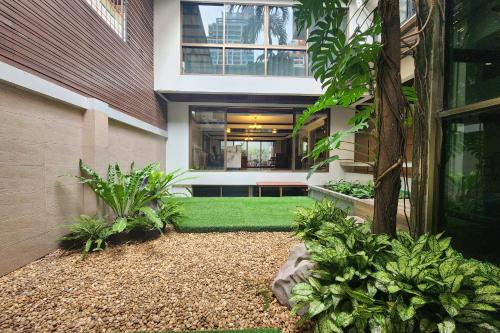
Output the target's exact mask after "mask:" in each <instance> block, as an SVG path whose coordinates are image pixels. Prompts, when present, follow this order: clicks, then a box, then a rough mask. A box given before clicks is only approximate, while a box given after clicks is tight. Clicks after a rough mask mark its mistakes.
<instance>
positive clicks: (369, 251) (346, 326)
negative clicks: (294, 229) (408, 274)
mask: <svg viewBox="0 0 500 333" xmlns="http://www.w3.org/2000/svg"><path fill="white" fill-rule="evenodd" d="M315 236H316V237H317V239H316V240H309V241H307V240H306V247H307V249H308V251H309V253H310V257H311V260H312V261H313V262H315V263H317V269H315V270H313V271H312V277H310V278H309V281H308V282H306V283H300V284H297V285H296V286H295V287H294V288H293V290H292V297H291V301H292V302H294V303H296V305H295V306H294V308H293V309H292V311H294V312H297V311H299V310H302V309H307V312H306V313H305V315H304V317H303V318H304V319H315V320H316V330H315V331H316V332H320V333H322V332H344V331H346V332H350V331H353V332H365V330H366V329H367V328H368V326H369V325H371V326H372V327H382V326H384V325H385V317H384V311H385V308H384V307H383V304H381V303H379V302H377V301H376V294H377V292H378V290H377V288H376V287H375V279H374V278H373V277H372V273H374V272H375V268H376V265H377V264H378V265H380V264H382V263H383V262H384V256H385V249H386V248H387V247H388V246H389V245H390V242H389V237H388V236H386V235H375V234H372V233H371V231H370V225H369V224H368V223H366V224H356V223H355V221H354V219H351V218H345V217H344V218H339V219H337V220H333V221H330V222H326V223H324V224H323V225H322V226H321V227H320V229H319V230H318V231H317V232H316V234H315Z"/></svg>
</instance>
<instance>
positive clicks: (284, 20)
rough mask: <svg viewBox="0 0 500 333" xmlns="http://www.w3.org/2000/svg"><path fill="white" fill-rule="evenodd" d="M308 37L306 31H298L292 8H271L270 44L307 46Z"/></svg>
mask: <svg viewBox="0 0 500 333" xmlns="http://www.w3.org/2000/svg"><path fill="white" fill-rule="evenodd" d="M306 36H307V33H306V29H303V30H302V31H301V32H300V33H299V31H298V29H297V26H296V24H295V17H294V12H293V8H292V7H275V6H270V7H269V44H272V45H300V46H305V45H306V39H307V37H306Z"/></svg>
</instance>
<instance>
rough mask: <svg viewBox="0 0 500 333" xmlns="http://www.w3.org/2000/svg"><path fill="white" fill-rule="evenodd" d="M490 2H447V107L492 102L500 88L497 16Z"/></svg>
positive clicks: (499, 29)
mask: <svg viewBox="0 0 500 333" xmlns="http://www.w3.org/2000/svg"><path fill="white" fill-rule="evenodd" d="M495 3H498V2H496V1H491V0H475V1H470V0H454V1H450V9H451V11H450V13H451V17H450V18H449V19H448V20H447V22H449V27H448V28H449V29H448V62H447V63H448V64H449V70H448V72H449V78H448V80H446V81H447V82H448V107H450V108H453V107H459V106H463V105H467V104H472V103H475V102H479V101H483V100H487V99H491V98H495V97H497V96H498V91H499V89H498V87H500V43H499V42H498V40H499V39H500V15H498V6H496V5H495Z"/></svg>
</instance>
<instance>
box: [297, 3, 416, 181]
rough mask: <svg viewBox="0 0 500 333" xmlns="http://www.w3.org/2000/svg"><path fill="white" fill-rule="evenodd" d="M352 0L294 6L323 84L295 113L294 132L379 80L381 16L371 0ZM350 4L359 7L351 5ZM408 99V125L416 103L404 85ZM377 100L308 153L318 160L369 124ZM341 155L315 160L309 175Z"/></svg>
mask: <svg viewBox="0 0 500 333" xmlns="http://www.w3.org/2000/svg"><path fill="white" fill-rule="evenodd" d="M354 2H355V1H354V0H298V1H297V5H296V6H295V9H296V11H295V12H294V15H295V18H296V23H297V25H298V27H299V29H305V28H309V32H310V33H309V38H308V45H309V49H308V52H309V54H310V58H311V60H312V61H311V62H312V66H311V69H312V72H313V75H314V77H315V78H316V79H317V80H319V81H320V82H321V84H322V87H323V91H324V93H323V95H321V96H320V97H319V98H318V100H317V101H316V103H314V104H313V105H310V106H309V107H308V108H307V110H306V111H305V112H304V113H303V114H302V115H301V116H300V117H299V118H298V119H297V121H296V124H295V127H294V129H293V134H294V136H295V135H296V134H297V132H298V131H299V129H300V128H301V127H302V126H304V124H305V123H306V122H307V120H308V119H309V118H310V117H311V116H312V115H313V114H314V113H316V112H319V111H321V110H324V109H327V108H331V107H334V106H342V107H345V108H348V107H350V106H351V105H352V104H353V103H354V102H356V101H358V100H359V99H361V98H362V97H364V96H368V95H370V96H373V95H374V92H373V90H374V87H375V82H376V72H377V71H376V68H375V64H376V63H377V60H378V57H379V54H380V51H381V49H382V45H381V44H380V42H379V41H378V39H377V36H379V35H380V33H381V27H382V24H381V19H380V17H379V15H378V11H377V10H376V9H373V10H372V9H370V8H369V6H368V3H369V0H362V1H361V3H360V4H358V2H357V1H356V5H354ZM349 8H357V9H356V10H354V11H353V10H351V11H350V12H349ZM352 22H356V23H357V25H358V26H357V28H356V29H354V31H352V29H347V27H348V26H349V25H350V24H349V23H352ZM401 88H402V91H403V94H404V98H405V99H406V102H407V108H406V113H407V114H406V117H405V119H404V122H405V124H406V125H407V126H411V124H412V114H411V113H412V109H411V108H410V105H411V104H416V103H417V95H416V92H415V89H414V88H410V87H401ZM375 113H376V112H375V108H374V106H373V105H368V106H365V107H364V108H362V109H361V110H356V112H355V115H354V116H353V117H352V118H351V119H350V120H349V121H348V125H349V126H350V128H349V129H348V130H345V131H339V132H336V133H332V134H331V135H330V136H329V137H327V138H325V139H323V140H321V141H320V142H317V143H316V144H315V147H314V150H313V151H312V152H311V153H310V154H309V155H307V156H306V158H308V157H312V158H313V159H314V160H315V161H316V160H318V157H319V156H324V155H325V153H327V152H329V151H332V150H335V149H338V148H339V146H340V142H341V141H344V140H345V139H346V138H348V137H350V136H351V135H352V134H353V133H356V132H358V131H360V130H362V129H364V128H366V127H367V126H368V121H369V119H370V118H371V117H372V115H373V114H375ZM337 159H339V156H338V155H333V156H330V157H329V158H328V159H326V160H323V161H317V163H316V164H315V165H313V166H312V167H311V170H310V173H309V175H308V178H309V177H310V175H311V174H312V173H314V172H316V171H317V170H318V169H319V168H320V167H322V166H324V165H326V164H328V163H330V162H333V161H335V160H337Z"/></svg>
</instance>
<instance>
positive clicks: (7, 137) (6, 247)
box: [0, 0, 500, 275]
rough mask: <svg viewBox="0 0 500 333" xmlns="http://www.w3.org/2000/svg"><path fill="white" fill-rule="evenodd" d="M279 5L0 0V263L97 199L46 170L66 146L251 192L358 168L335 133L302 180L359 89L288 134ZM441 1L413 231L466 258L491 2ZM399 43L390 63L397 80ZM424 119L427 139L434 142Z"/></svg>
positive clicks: (364, 137)
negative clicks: (426, 184)
mask: <svg viewBox="0 0 500 333" xmlns="http://www.w3.org/2000/svg"><path fill="white" fill-rule="evenodd" d="M293 4H294V2H293V1H290V0H270V1H262V0H260V1H259V0H246V1H240V0H221V1H216V0H210V1H199V0H187V1H180V0H128V1H123V0H75V1H62V0H42V1H36V2H33V1H27V0H13V1H8V2H7V1H3V2H0V120H1V121H0V135H1V144H0V168H1V170H2V173H1V174H2V177H1V178H0V253H1V254H2V255H1V256H0V275H2V274H5V273H7V272H9V271H12V270H14V269H16V268H17V267H20V266H22V265H24V264H26V263H29V262H30V261H32V260H34V259H36V258H39V257H41V256H43V255H45V254H47V253H49V252H51V251H52V250H54V249H55V248H56V247H57V239H58V238H59V237H60V236H61V235H62V233H63V232H64V230H63V229H62V228H60V226H61V225H62V224H65V223H68V222H71V220H72V219H73V218H74V217H75V216H77V215H79V214H82V213H86V214H96V213H97V212H99V205H98V203H97V202H96V200H95V196H94V194H93V193H92V192H91V191H87V190H86V189H85V188H84V187H83V185H81V184H78V183H77V180H76V179H75V178H73V177H70V176H64V177H60V176H63V175H68V174H69V175H78V174H79V170H78V160H80V159H83V160H84V161H85V162H86V163H88V164H89V165H91V166H93V167H94V168H96V169H97V170H98V171H100V172H103V171H105V168H106V166H107V165H108V164H109V163H115V162H117V163H119V164H120V165H121V166H122V167H127V166H128V165H129V164H130V163H131V162H132V161H135V162H136V165H137V166H139V167H140V166H143V165H145V164H148V163H152V162H158V163H160V164H161V166H162V168H163V169H165V170H167V171H174V170H178V169H180V170H189V172H188V174H187V176H188V178H189V180H186V181H185V182H184V184H183V186H181V187H179V188H177V189H176V190H177V191H180V192H184V193H187V190H190V191H191V192H192V193H193V194H194V195H203V196H221V195H222V196H246V195H258V192H257V191H256V185H257V183H259V182H295V183H296V182H300V183H304V184H308V185H322V184H324V183H325V182H327V181H329V180H334V179H346V180H355V181H362V182H365V181H368V180H370V179H371V178H372V176H371V170H370V168H368V167H367V166H366V162H372V158H373V156H372V155H370V152H371V151H372V149H373V147H374V142H373V140H371V139H370V136H369V135H368V134H367V133H358V134H356V135H353V136H352V137H350V138H346V140H345V142H344V143H343V144H342V147H341V148H342V149H341V150H339V151H335V152H332V153H331V154H337V155H339V156H340V160H339V161H335V162H332V163H330V164H329V165H328V166H327V167H325V168H323V169H321V170H319V171H318V172H316V173H315V174H313V175H312V177H311V178H309V179H307V178H306V176H307V173H308V171H309V168H310V167H311V165H312V164H313V161H312V160H311V158H309V157H308V154H309V153H310V152H311V150H312V148H313V147H314V145H315V143H317V142H318V141H319V140H321V139H322V138H325V137H326V136H328V135H329V134H331V133H335V132H337V131H339V130H343V129H345V128H346V126H347V121H348V119H350V118H351V117H352V115H353V114H354V112H355V110H356V107H360V106H362V105H363V104H364V103H368V102H370V101H371V100H372V98H373V97H372V96H366V97H365V98H363V99H362V100H360V101H357V102H356V103H354V104H353V105H352V107H351V108H349V109H346V108H332V109H327V110H324V111H322V112H319V113H317V114H315V116H314V117H312V118H311V119H310V120H309V121H308V122H307V123H306V124H305V125H304V126H303V127H302V129H301V130H300V131H299V132H298V133H297V135H296V136H293V135H292V130H293V127H294V125H295V124H296V122H297V119H298V118H299V117H300V116H301V114H302V113H303V111H304V109H305V108H306V107H307V105H309V104H311V103H313V102H314V101H315V100H316V99H317V97H318V96H319V95H320V94H321V93H322V88H321V85H320V83H318V82H317V81H316V80H315V79H314V78H313V77H312V76H311V69H310V65H311V59H309V55H308V53H307V42H306V41H307V36H308V31H307V29H305V30H302V31H300V30H299V29H298V28H297V27H296V26H295V24H294V10H293V8H292V6H293ZM370 4H371V5H372V6H374V5H375V4H376V1H375V0H373V1H370ZM400 4H401V7H400V8H401V29H402V32H403V33H404V34H412V32H415V16H414V13H415V9H414V7H413V6H412V1H410V0H401V1H400ZM351 6H352V8H349V9H350V12H351V13H354V12H356V11H357V10H358V3H357V2H356V1H353V2H352V3H351ZM446 8H447V13H446V15H447V19H446V22H447V27H448V35H447V37H446V40H447V44H446V45H447V48H446V50H447V51H446V64H447V69H446V71H445V73H443V74H442V75H440V78H441V79H442V80H444V81H445V82H446V83H447V85H446V87H444V88H443V89H442V91H441V92H440V94H441V95H442V98H443V100H445V103H444V107H443V109H442V110H441V109H440V110H433V112H434V113H436V114H438V116H437V118H439V119H440V122H439V124H440V125H439V126H437V127H438V129H439V130H440V129H441V124H442V130H443V146H442V149H441V147H440V146H439V145H436V149H435V156H434V158H435V159H433V160H432V161H433V163H435V165H436V167H435V168H436V169H438V170H439V172H440V174H439V175H438V177H437V179H436V182H435V184H434V185H435V186H436V187H435V189H436V190H437V189H438V188H439V192H438V191H436V193H435V196H434V199H433V200H436V201H437V202H438V203H439V204H436V205H434V206H432V210H433V211H434V210H436V214H437V215H438V216H439V217H438V218H436V219H434V220H430V221H431V222H430V223H429V225H428V226H427V229H428V230H434V231H437V230H443V229H445V230H447V231H449V233H450V234H452V235H453V236H454V237H455V238H456V239H457V241H456V244H457V246H458V247H460V248H461V249H463V250H464V251H465V252H466V253H467V254H468V255H471V256H477V257H482V258H488V259H491V258H494V257H495V256H496V257H499V256H498V247H496V245H495V244H497V243H498V242H497V240H498V234H499V233H498V227H499V225H500V217H499V216H498V211H499V210H498V207H499V206H500V203H499V201H498V200H499V193H500V187H499V183H498V180H499V179H500V177H498V170H499V169H500V160H498V155H499V151H498V147H499V146H500V145H498V143H499V141H498V138H497V136H496V135H495V134H496V133H497V130H498V129H499V128H500V127H499V120H498V115H499V114H500V111H499V110H500V109H499V105H500V102H499V93H498V92H499V90H498V86H499V82H498V79H499V75H498V73H499V72H498V68H499V64H498V59H500V57H499V56H498V54H499V53H498V52H499V45H500V43H499V39H498V34H499V28H498V27H500V24H498V23H499V16H498V12H499V8H498V6H495V4H494V1H490V0H481V1H477V4H476V2H474V3H473V2H468V1H463V0H453V1H449V2H446ZM475 13H480V15H479V14H478V15H475ZM479 19H480V20H481V24H479V23H478V20H479ZM358 23H359V22H355V21H353V20H348V21H347V23H346V29H348V31H353V29H356V28H357V24H358ZM478 27H481V29H478ZM408 51H409V50H408V48H406V47H403V48H402V57H401V72H402V73H401V76H402V81H403V83H404V84H407V85H411V83H412V80H413V78H414V62H413V58H412V56H410V54H409V52H408ZM167 109H168V110H167ZM167 111H168V112H167ZM437 132H439V131H435V132H433V133H432V135H433V136H432V137H430V138H429V140H431V141H432V142H437V141H439V140H438V134H437ZM167 134H168V139H167ZM409 137H410V138H411V135H409ZM408 144H409V146H408V151H410V150H411V141H410V142H409V143H408ZM441 152H442V154H441ZM326 157H327V156H322V157H321V158H326ZM407 157H408V159H411V156H407ZM408 168H411V164H410V165H409V166H408ZM438 185H440V186H438ZM297 193H298V192H293V190H292V191H291V192H290V193H289V194H297ZM275 194H276V193H274V192H272V193H267V195H275ZM431 215H432V214H430V216H431ZM464 235H465V236H464ZM482 240H488V242H482Z"/></svg>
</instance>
